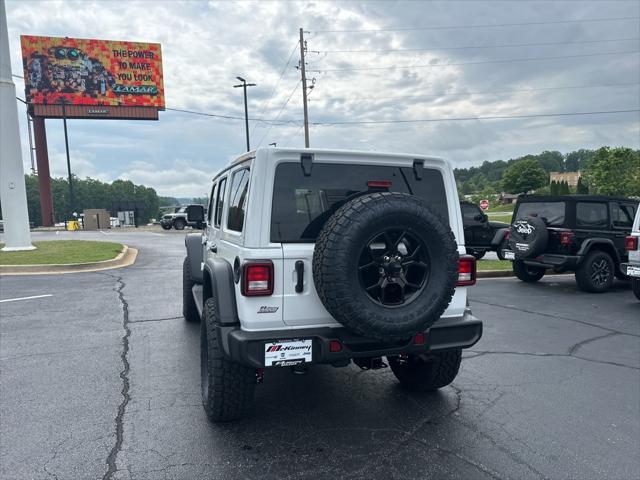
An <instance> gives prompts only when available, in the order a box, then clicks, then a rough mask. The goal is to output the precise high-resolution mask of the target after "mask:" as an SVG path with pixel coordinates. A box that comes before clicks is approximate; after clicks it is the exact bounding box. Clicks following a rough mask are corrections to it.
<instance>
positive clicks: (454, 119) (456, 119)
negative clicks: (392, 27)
mask: <svg viewBox="0 0 640 480" xmlns="http://www.w3.org/2000/svg"><path fill="white" fill-rule="evenodd" d="M634 112H640V108H638V109H632V110H607V111H599V112H598V111H596V112H568V113H538V114H531V115H491V116H486V117H451V118H446V117H445V118H423V119H416V120H353V121H344V122H312V125H315V126H319V127H330V126H337V125H374V124H375V125H382V124H394V123H428V122H462V121H468V120H507V119H518V118H544V117H569V116H578V115H605V114H613V113H634Z"/></svg>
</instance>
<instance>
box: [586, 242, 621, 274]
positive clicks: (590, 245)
mask: <svg viewBox="0 0 640 480" xmlns="http://www.w3.org/2000/svg"><path fill="white" fill-rule="evenodd" d="M598 247H604V248H600V250H604V251H605V252H607V253H608V254H609V255H611V257H612V258H613V261H614V262H615V264H616V268H619V265H620V262H621V261H622V260H621V259H620V254H619V253H618V250H617V249H616V247H615V245H614V243H613V240H611V239H610V238H588V239H586V240H585V241H584V242H582V245H581V246H580V250H578V255H579V256H580V260H579V262H578V264H580V263H582V260H583V259H584V257H586V256H587V254H588V253H589V252H590V251H591V250H593V249H594V248H598Z"/></svg>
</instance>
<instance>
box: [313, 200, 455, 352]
mask: <svg viewBox="0 0 640 480" xmlns="http://www.w3.org/2000/svg"><path fill="white" fill-rule="evenodd" d="M457 279H458V249H457V246H456V242H455V239H454V236H453V233H452V232H451V229H450V228H449V227H448V226H447V225H445V223H444V222H443V221H442V220H441V219H440V218H439V217H438V216H437V215H436V214H435V213H433V212H432V211H431V210H430V209H429V208H428V207H427V205H426V204H425V203H424V202H423V201H422V200H421V199H420V198H418V197H415V196H411V195H407V194H404V193H389V192H378V193H370V194H365V195H362V196H359V197H356V198H354V199H352V200H350V201H348V202H347V203H345V204H344V205H343V206H342V207H340V208H339V209H338V210H337V211H336V212H335V213H334V214H333V215H332V216H331V217H330V218H329V219H328V220H327V222H326V223H325V225H324V226H323V228H322V230H321V231H320V235H319V236H318V240H317V242H316V246H315V250H314V253H313V281H314V284H315V287H316V290H317V292H318V295H319V296H320V299H321V300H322V303H323V304H324V306H325V308H326V309H327V310H328V311H329V313H330V314H331V315H332V316H333V317H334V318H335V319H336V320H337V321H338V322H340V323H341V324H342V325H344V326H345V327H347V328H348V329H350V330H351V331H353V332H355V333H357V334H360V335H362V336H365V337H369V338H374V339H377V340H382V341H393V340H398V339H406V338H408V337H410V336H411V335H413V334H414V333H416V332H422V331H424V330H426V329H427V328H429V327H430V326H431V325H432V324H433V323H434V322H435V321H436V320H438V319H439V318H440V316H441V315H442V313H443V312H444V311H445V309H446V308H447V306H448V305H449V302H450V301H451V297H452V296H453V293H454V291H455V287H456V282H457Z"/></svg>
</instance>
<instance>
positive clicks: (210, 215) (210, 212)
mask: <svg viewBox="0 0 640 480" xmlns="http://www.w3.org/2000/svg"><path fill="white" fill-rule="evenodd" d="M215 199H216V184H215V183H214V184H213V187H211V195H209V207H208V208H207V223H208V224H209V225H211V224H212V223H213V222H212V219H213V206H214V205H215V204H216V202H215Z"/></svg>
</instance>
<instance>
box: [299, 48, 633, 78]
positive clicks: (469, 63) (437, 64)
mask: <svg viewBox="0 0 640 480" xmlns="http://www.w3.org/2000/svg"><path fill="white" fill-rule="evenodd" d="M630 53H640V50H627V51H621V52H603V53H583V54H580V55H559V56H554V57H529V58H508V59H503V60H481V61H478V62H456V63H434V64H429V65H393V66H390V67H352V68H330V69H324V70H319V69H318V70H309V71H310V72H315V73H327V72H355V71H364V70H396V69H406V68H409V69H411V68H431V67H453V66H458V65H482V64H488V63H511V62H531V61H536V60H559V59H564V58H584V57H601V56H606V55H626V54H630Z"/></svg>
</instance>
